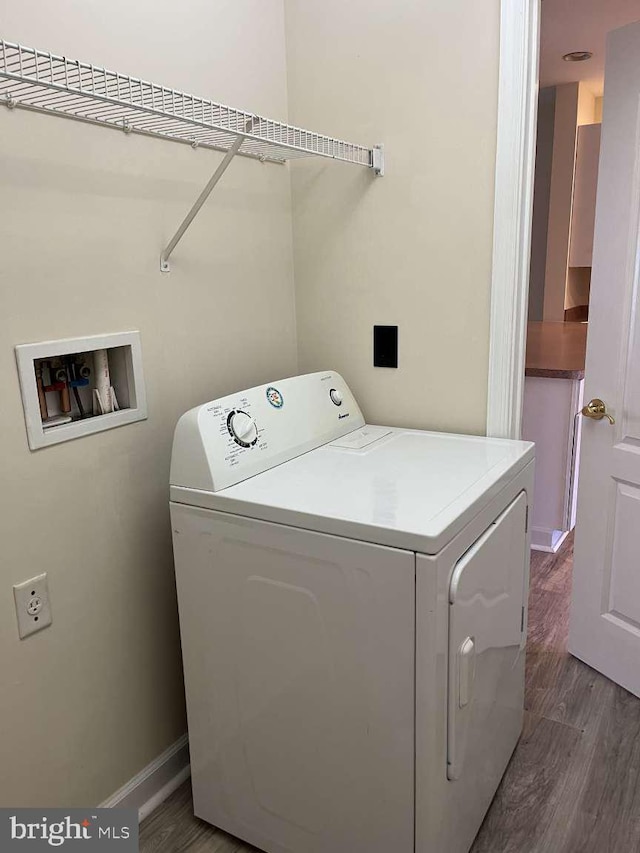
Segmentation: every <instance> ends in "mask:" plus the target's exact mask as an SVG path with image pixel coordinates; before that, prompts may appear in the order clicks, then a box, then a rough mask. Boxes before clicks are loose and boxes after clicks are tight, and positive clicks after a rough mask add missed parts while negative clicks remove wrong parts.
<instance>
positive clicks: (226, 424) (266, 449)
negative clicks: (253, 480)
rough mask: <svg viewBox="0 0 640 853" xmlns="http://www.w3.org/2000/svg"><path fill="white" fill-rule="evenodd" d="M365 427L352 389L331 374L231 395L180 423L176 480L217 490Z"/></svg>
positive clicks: (173, 464) (176, 437)
mask: <svg viewBox="0 0 640 853" xmlns="http://www.w3.org/2000/svg"><path fill="white" fill-rule="evenodd" d="M363 426H364V418H363V417H362V412H361V411H360V408H359V406H358V404H357V402H356V401H355V399H354V397H353V394H352V393H351V391H350V390H349V387H348V386H347V384H346V382H345V381H344V379H343V378H342V377H341V376H340V374H339V373H335V372H333V371H327V372H325V373H310V374H307V375H305V376H294V377H292V378H291V379H283V380H281V381H280V382H271V383H269V384H267V385H260V386H258V387H257V388H250V389H249V390H248V391H241V392H239V393H237V394H230V395H229V396H227V397H222V398H221V399H219V400H213V401H211V402H210V403H204V404H203V405H201V406H197V407H196V408H195V409H191V410H190V411H189V412H187V413H186V414H184V415H183V416H182V417H181V418H180V420H179V421H178V425H177V426H176V431H175V435H174V440H173V453H172V457H171V485H173V486H183V487H185V488H192V489H199V490H204V491H219V490H220V489H224V488H227V487H228V486H232V485H234V484H235V483H239V482H241V481H242V480H245V479H247V478H248V477H253V476H255V475H256V474H259V473H261V472H262V471H266V470H268V469H269V468H273V467H274V466H276V465H280V464H282V463H283V462H286V461H288V460H289V459H293V458H295V457H296V456H300V454H302V453H306V452H307V451H308V450H313V449H314V448H316V447H320V446H321V445H323V444H328V443H330V442H332V441H335V440H336V439H339V438H341V437H342V436H344V435H347V434H348V433H350V432H353V430H357V429H360V428H361V427H363Z"/></svg>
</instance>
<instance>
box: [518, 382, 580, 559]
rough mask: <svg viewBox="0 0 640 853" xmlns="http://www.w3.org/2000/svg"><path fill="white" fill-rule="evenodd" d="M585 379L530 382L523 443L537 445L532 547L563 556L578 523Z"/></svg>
mask: <svg viewBox="0 0 640 853" xmlns="http://www.w3.org/2000/svg"><path fill="white" fill-rule="evenodd" d="M583 392H584V379H560V378H546V377H539V376H527V377H526V378H525V383H524V411H523V427H522V433H523V435H522V437H523V438H524V439H526V440H527V441H533V442H535V445H536V482H535V492H534V500H533V517H532V519H531V526H532V532H531V546H532V548H534V549H536V550H540V551H557V550H558V548H559V547H560V545H561V544H562V542H563V540H564V539H565V537H566V535H567V533H569V531H571V530H573V528H574V527H575V523H576V498H577V480H578V464H579V458H580V432H581V422H582V418H580V417H578V416H577V413H578V412H579V411H580V409H581V408H582V404H583V403H582V398H583Z"/></svg>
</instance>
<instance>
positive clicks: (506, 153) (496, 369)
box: [487, 0, 540, 438]
mask: <svg viewBox="0 0 640 853" xmlns="http://www.w3.org/2000/svg"><path fill="white" fill-rule="evenodd" d="M539 27H540V0H502V2H501V6H500V79H499V86H498V138H497V149H496V177H495V203H494V217H493V222H494V226H493V229H494V230H493V272H492V281H491V331H490V350H489V387H488V400H487V435H490V436H497V437H501V438H520V434H521V427H522V399H523V393H524V356H525V346H526V323H527V301H528V291H529V257H530V251H531V217H532V211H533V177H534V166H535V145H536V120H537V101H538V53H539V43H540V38H539Z"/></svg>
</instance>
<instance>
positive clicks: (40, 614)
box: [13, 572, 51, 640]
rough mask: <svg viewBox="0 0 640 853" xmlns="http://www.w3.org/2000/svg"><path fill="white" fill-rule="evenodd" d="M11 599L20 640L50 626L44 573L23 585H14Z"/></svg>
mask: <svg viewBox="0 0 640 853" xmlns="http://www.w3.org/2000/svg"><path fill="white" fill-rule="evenodd" d="M13 597H14V599H15V602H16V616H17V617H18V634H20V639H21V640H23V639H24V638H25V637H28V636H29V634H35V632H36V631H40V630H41V629H42V628H46V627H47V626H48V625H51V604H50V602H49V586H48V584H47V573H46V572H44V573H43V574H41V575H38V576H37V577H35V578H31V579H30V580H28V581H24V582H23V583H17V584H15V585H14V587H13Z"/></svg>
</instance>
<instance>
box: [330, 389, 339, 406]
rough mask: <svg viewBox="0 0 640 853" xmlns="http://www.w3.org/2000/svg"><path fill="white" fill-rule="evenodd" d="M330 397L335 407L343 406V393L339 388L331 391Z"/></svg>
mask: <svg viewBox="0 0 640 853" xmlns="http://www.w3.org/2000/svg"><path fill="white" fill-rule="evenodd" d="M329 396H330V397H331V402H332V403H333V405H334V406H341V405H342V392H341V391H338V389H337V388H332V389H331V391H329Z"/></svg>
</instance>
